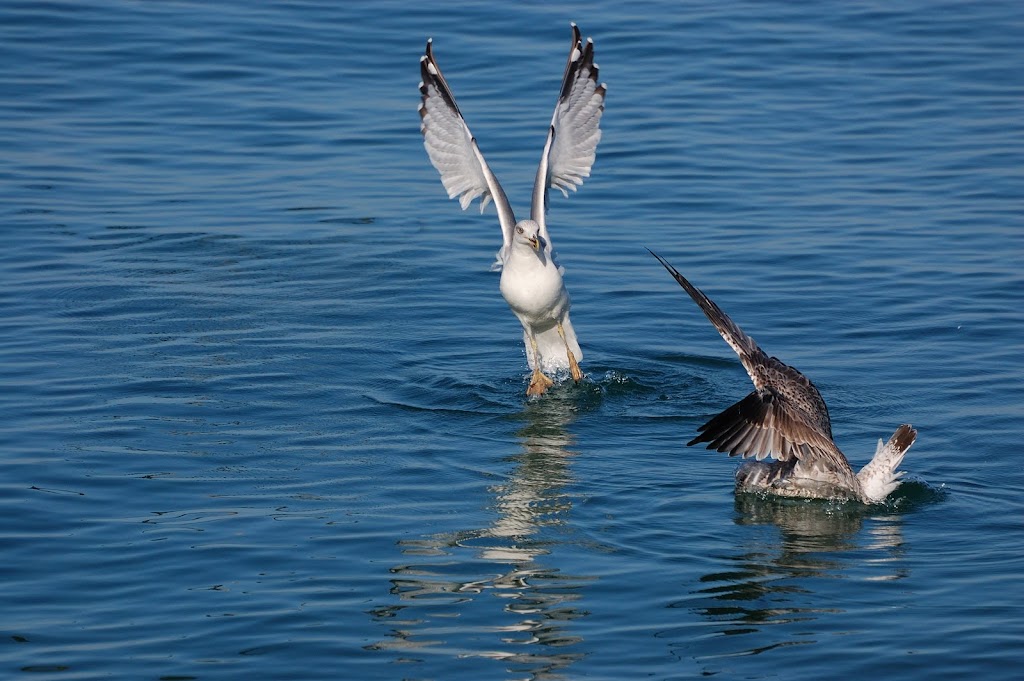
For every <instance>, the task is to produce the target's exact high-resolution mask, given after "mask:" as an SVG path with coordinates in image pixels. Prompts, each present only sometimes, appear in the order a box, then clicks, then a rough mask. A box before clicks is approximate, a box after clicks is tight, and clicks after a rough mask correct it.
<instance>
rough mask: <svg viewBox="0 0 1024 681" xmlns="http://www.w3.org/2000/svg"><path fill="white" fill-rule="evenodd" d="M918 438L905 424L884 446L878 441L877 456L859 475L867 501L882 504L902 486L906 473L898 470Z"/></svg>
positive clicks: (914, 431)
mask: <svg viewBox="0 0 1024 681" xmlns="http://www.w3.org/2000/svg"><path fill="white" fill-rule="evenodd" d="M916 438H917V431H916V430H914V429H913V428H912V427H911V426H910V425H909V424H904V425H902V426H900V427H899V428H897V429H896V432H895V433H893V436H892V437H891V438H889V441H888V442H886V443H884V444H883V443H882V440H881V439H879V440H878V448H877V449H876V450H875V456H874V457H873V458H872V459H871V461H869V462H868V465H866V466H864V468H862V469H861V470H860V473H858V474H857V480H858V481H859V482H860V487H861V491H862V492H863V493H864V498H865V500H866V501H868V502H869V503H880V502H882V501H884V500H885V498H886V497H887V496H889V495H890V494H892V493H893V492H894V491H895V490H896V488H897V487H899V486H900V478H901V477H903V473H904V471H898V472H897V470H896V469H897V468H898V467H899V465H900V464H901V463H902V462H903V456H904V454H906V453H907V450H908V449H910V445H912V444H914V440H915V439H916Z"/></svg>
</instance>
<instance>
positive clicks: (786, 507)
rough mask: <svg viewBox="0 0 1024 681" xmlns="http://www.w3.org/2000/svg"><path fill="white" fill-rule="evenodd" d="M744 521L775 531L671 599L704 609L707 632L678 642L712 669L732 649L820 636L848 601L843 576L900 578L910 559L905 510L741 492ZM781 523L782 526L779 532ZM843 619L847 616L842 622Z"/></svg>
mask: <svg viewBox="0 0 1024 681" xmlns="http://www.w3.org/2000/svg"><path fill="white" fill-rule="evenodd" d="M735 503H736V516H735V519H734V522H735V523H736V524H737V525H743V526H751V527H754V528H756V527H760V528H763V529H765V530H768V532H767V533H766V532H756V533H754V534H752V535H750V540H749V541H748V542H746V545H745V546H743V547H741V549H740V550H739V551H737V552H736V553H734V554H733V555H725V556H723V557H722V558H721V559H720V560H719V561H718V562H719V564H720V565H722V564H723V563H724V564H725V565H723V569H722V570H719V571H715V572H712V573H709V574H706V575H704V576H703V577H702V578H701V580H700V582H701V583H700V585H699V587H698V588H696V589H695V590H693V591H691V593H690V594H689V596H688V597H687V598H685V599H683V600H680V601H677V602H675V603H673V604H672V606H671V607H677V608H687V609H690V610H691V611H692V612H695V613H697V614H699V615H700V616H701V617H702V618H703V620H704V623H705V625H707V626H708V627H709V629H705V631H706V632H707V635H705V636H699V637H694V636H692V633H693V632H692V630H691V631H689V632H688V635H687V636H686V637H685V638H686V641H685V643H683V642H680V643H679V644H678V645H675V646H673V652H674V653H675V654H676V655H677V656H680V657H688V658H690V659H696V660H697V661H698V662H700V663H702V664H704V665H706V666H707V667H708V668H707V669H705V671H706V672H707V673H718V671H721V670H720V669H711V667H712V666H714V665H715V664H716V663H722V661H723V659H725V658H735V657H746V656H750V655H758V654H761V653H765V652H767V651H769V650H773V649H776V648H780V647H785V646H794V645H809V644H814V643H816V642H817V641H818V639H819V638H821V634H820V632H821V631H823V630H827V631H833V632H834V631H835V623H834V622H830V623H829V624H828V625H824V626H823V623H822V622H821V620H824V619H827V618H841V617H843V616H844V614H845V612H846V611H845V609H844V606H846V605H848V604H847V603H846V602H845V601H844V600H843V599H842V598H841V593H842V582H843V580H851V579H858V580H863V581H889V580H899V579H902V578H903V577H906V576H907V568H906V564H905V562H904V561H903V556H902V554H903V549H902V545H903V538H902V533H901V529H900V524H901V516H900V515H898V514H895V513H889V512H884V511H883V512H879V511H878V509H877V508H869V507H867V506H862V505H859V504H856V503H844V502H826V501H821V500H795V499H780V498H774V497H767V498H766V497H764V496H761V495H758V494H737V495H736V502H735ZM776 530H777V531H776ZM838 626H839V627H840V628H841V627H842V624H841V623H840V624H839V625H838Z"/></svg>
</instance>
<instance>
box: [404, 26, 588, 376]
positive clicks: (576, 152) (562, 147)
mask: <svg viewBox="0 0 1024 681" xmlns="http://www.w3.org/2000/svg"><path fill="white" fill-rule="evenodd" d="M420 71H421V74H422V78H423V82H421V83H420V93H421V94H422V102H421V103H420V106H419V111H420V131H421V132H422V133H423V144H424V146H425V147H426V148H427V154H428V155H429V156H430V162H431V163H432V164H433V165H434V167H435V168H437V171H438V172H439V173H440V174H441V182H442V183H443V184H444V187H445V189H447V190H448V198H455V197H458V198H459V203H460V204H461V205H462V208H463V210H465V209H466V208H467V207H468V206H469V204H471V203H472V202H473V200H474V199H476V198H478V197H479V198H480V212H481V213H482V212H483V210H484V208H485V207H486V206H487V203H488V202H489V201H491V200H492V199H493V201H494V205H495V208H497V211H498V221H499V222H500V223H501V235H502V246H501V250H499V251H498V254H497V261H496V262H495V264H494V266H493V267H492V268H491V269H493V270H498V269H500V270H501V295H502V296H504V298H505V301H506V302H507V303H508V304H509V307H511V308H512V311H513V312H514V313H515V315H516V317H518V318H519V321H520V322H521V323H522V325H523V342H524V344H525V345H526V356H527V360H528V361H529V364H530V368H531V369H532V370H533V376H532V377H531V380H530V385H529V387H528V388H527V390H526V393H527V394H528V395H541V394H543V393H544V391H545V390H547V389H548V387H549V386H551V385H552V384H553V381H552V380H551V379H550V378H548V377H547V376H546V375H545V374H544V372H545V371H547V372H553V371H556V370H558V369H565V368H568V369H569V371H570V372H571V374H572V377H573V380H575V381H579V380H580V379H582V378H583V374H582V372H581V371H580V367H579V360H581V359H583V352H582V351H581V350H580V346H579V342H578V341H577V340H576V332H575V331H574V330H573V328H572V322H571V321H569V294H568V292H567V291H566V290H565V284H564V283H563V282H562V273H563V269H562V268H561V267H560V266H559V265H558V263H557V262H556V260H555V258H554V254H553V252H552V248H551V237H550V236H549V235H548V228H547V223H546V221H545V219H544V217H545V212H546V209H547V193H548V192H547V190H548V187H557V188H558V189H560V190H561V191H562V194H564V195H565V196H568V195H569V193H568V190H570V189H571V190H573V191H576V188H577V186H579V185H581V184H583V179H584V178H586V177H589V176H590V167H591V166H592V165H593V164H594V155H595V152H596V149H597V143H598V141H599V140H600V139H601V129H600V127H599V125H600V122H601V114H602V112H603V111H604V96H605V90H606V88H605V85H604V84H601V85H598V83H597V71H598V67H597V64H595V63H594V42H593V40H591V39H589V38H588V39H587V42H586V44H584V43H583V42H582V41H581V40H580V30H579V28H577V27H576V24H572V45H571V46H570V48H569V59H568V62H567V63H566V65H565V74H564V76H563V77H562V89H561V92H560V93H559V96H558V102H557V104H556V105H555V113H554V116H552V118H551V125H550V127H549V128H548V136H547V140H546V141H545V142H544V152H543V153H542V154H541V157H540V166H539V167H538V168H537V177H536V180H535V181H534V185H533V201H532V205H531V208H530V219H529V220H521V221H519V222H516V218H515V215H514V214H513V213H512V207H511V206H510V205H509V202H508V198H507V197H506V196H505V192H504V191H503V190H502V188H501V185H500V184H498V180H497V178H495V177H494V174H493V173H492V172H491V169H490V168H489V167H488V166H487V161H486V160H484V156H483V154H482V153H480V149H479V147H478V146H477V143H476V138H475V137H473V133H471V132H470V131H469V126H467V125H466V121H465V120H464V119H463V118H462V114H461V113H460V112H459V107H458V105H457V104H456V103H455V97H454V96H453V95H452V91H451V88H449V87H448V83H447V82H445V79H444V76H443V75H441V68H440V67H439V66H438V65H437V61H436V60H435V59H434V53H433V49H432V41H431V40H428V41H427V49H426V54H424V55H423V56H422V57H421V58H420Z"/></svg>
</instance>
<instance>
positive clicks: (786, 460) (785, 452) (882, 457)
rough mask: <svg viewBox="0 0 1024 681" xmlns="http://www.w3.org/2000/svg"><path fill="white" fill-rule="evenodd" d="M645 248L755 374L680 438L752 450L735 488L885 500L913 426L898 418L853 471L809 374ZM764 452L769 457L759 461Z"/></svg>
mask: <svg viewBox="0 0 1024 681" xmlns="http://www.w3.org/2000/svg"><path fill="white" fill-rule="evenodd" d="M648 250H649V249H648ZM650 253H651V255H653V256H654V257H655V258H657V259H658V262H660V263H661V264H662V265H663V266H664V267H665V269H666V270H668V272H669V274H671V275H672V276H673V277H674V278H675V280H676V281H677V282H679V285H680V286H682V287H683V290H685V291H686V292H687V293H688V294H689V295H690V297H691V298H693V301H694V302H695V303H697V305H698V306H699V307H700V309H701V310H703V312H704V314H705V315H706V316H707V318H708V319H709V320H710V321H711V323H712V324H714V326H715V328H716V329H718V333H720V334H721V335H722V338H723V339H725V342H726V343H728V344H729V347H731V348H732V349H733V350H735V351H736V354H737V355H739V357H740V362H741V363H742V364H743V368H744V369H746V370H747V374H748V375H749V376H750V380H751V381H753V382H754V391H753V392H751V393H750V394H749V395H747V396H746V397H744V398H743V399H742V400H740V401H739V402H737V403H736V404H734V405H732V406H731V407H729V408H727V409H725V410H724V411H723V412H722V413H720V414H719V415H717V416H715V417H714V418H712V419H711V420H710V421H708V422H707V423H705V424H704V425H703V426H701V427H700V428H699V429H698V430H699V431H700V434H699V435H698V436H697V437H695V438H693V439H692V440H690V441H689V442H687V443H686V444H687V446H689V445H694V444H697V443H703V442H706V443H708V445H707V448H708V449H714V450H716V451H719V452H728V454H729V456H742V457H744V458H746V457H753V459H754V460H752V461H745V462H744V463H743V465H742V466H740V468H739V469H738V470H737V471H736V489H737V490H739V491H745V492H767V493H770V494H777V495H781V496H787V497H812V498H846V499H856V500H858V501H861V502H864V503H869V504H872V503H880V502H882V501H884V500H885V498H886V497H887V496H889V494H891V493H892V492H893V491H894V490H895V489H896V488H897V487H898V486H899V484H900V480H899V479H900V477H902V476H903V471H900V472H897V471H896V468H897V467H898V466H899V465H900V463H901V462H902V461H903V455H904V454H905V453H906V451H907V450H908V449H910V446H911V445H912V444H914V439H915V438H916V437H917V431H916V430H914V429H913V428H912V427H910V426H909V425H906V424H904V425H902V426H900V427H899V428H897V429H896V432H895V433H894V434H893V436H892V437H891V438H889V441H888V442H886V443H884V444H883V443H882V441H881V440H879V441H878V446H877V448H876V450H875V456H874V458H872V459H871V461H870V462H869V463H868V464H867V465H866V466H864V468H862V469H861V470H860V472H859V473H856V474H855V473H854V472H853V469H852V468H851V467H850V462H849V461H847V459H846V456H844V455H843V453H842V451H840V450H839V447H837V446H836V444H835V442H834V441H833V440H832V423H831V421H830V419H829V416H828V407H827V406H825V400H824V399H822V397H821V393H819V392H818V389H817V388H816V387H814V384H813V383H811V381H810V379H808V378H807V377H806V376H804V375H803V374H802V373H800V372H799V371H797V370H796V369H795V368H793V367H791V366H789V365H788V364H785V363H784V362H782V361H781V360H779V359H778V358H776V357H769V356H768V355H767V354H765V352H764V351H763V350H761V348H759V347H758V346H757V343H755V342H754V339H753V338H751V337H750V336H748V335H747V334H745V333H744V332H743V330H742V329H741V328H740V327H739V326H737V325H736V323H735V322H733V321H732V320H731V319H730V318H729V316H728V315H727V314H725V313H724V312H722V310H721V309H720V308H719V307H718V305H716V304H715V303H714V302H713V301H712V300H711V299H710V298H708V297H707V296H706V295H704V293H703V292H702V291H701V290H700V289H699V288H697V287H696V286H694V285H693V284H691V283H690V282H689V281H687V280H686V278H685V277H683V275H681V274H680V273H679V272H678V270H676V268H674V267H672V265H670V264H669V263H668V262H667V261H666V260H665V259H664V258H662V257H661V256H660V255H658V254H657V253H655V252H654V251H650ZM765 457H770V458H772V459H774V461H773V462H772V463H767V462H764V461H762V459H764V458H765Z"/></svg>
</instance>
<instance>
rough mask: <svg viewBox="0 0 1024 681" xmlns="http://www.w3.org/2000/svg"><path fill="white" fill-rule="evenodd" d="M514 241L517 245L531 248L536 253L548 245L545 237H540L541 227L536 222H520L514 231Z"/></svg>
mask: <svg viewBox="0 0 1024 681" xmlns="http://www.w3.org/2000/svg"><path fill="white" fill-rule="evenodd" d="M513 239H514V240H515V242H516V243H519V244H524V245H526V246H529V247H530V248H532V249H533V250H535V251H541V250H542V249H543V248H544V246H545V245H546V243H545V241H544V237H542V236H541V235H540V225H538V224H537V222H536V221H534V220H520V221H519V222H517V223H516V226H515V229H514V230H513Z"/></svg>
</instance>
